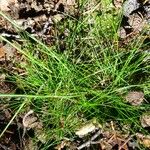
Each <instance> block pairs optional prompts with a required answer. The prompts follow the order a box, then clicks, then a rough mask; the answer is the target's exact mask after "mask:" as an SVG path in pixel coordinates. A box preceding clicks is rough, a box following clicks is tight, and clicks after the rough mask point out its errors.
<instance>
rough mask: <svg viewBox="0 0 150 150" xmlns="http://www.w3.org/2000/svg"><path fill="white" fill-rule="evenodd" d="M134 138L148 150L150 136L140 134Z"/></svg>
mask: <svg viewBox="0 0 150 150" xmlns="http://www.w3.org/2000/svg"><path fill="white" fill-rule="evenodd" d="M136 137H137V139H138V141H139V143H140V144H142V145H143V146H145V147H147V148H150V136H149V135H143V134H141V133H137V134H136Z"/></svg>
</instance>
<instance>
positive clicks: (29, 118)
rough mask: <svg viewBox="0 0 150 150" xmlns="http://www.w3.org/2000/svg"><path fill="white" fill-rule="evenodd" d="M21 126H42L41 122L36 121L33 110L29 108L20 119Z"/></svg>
mask: <svg viewBox="0 0 150 150" xmlns="http://www.w3.org/2000/svg"><path fill="white" fill-rule="evenodd" d="M22 123H23V126H24V127H25V128H28V129H30V128H42V124H41V123H40V122H38V118H37V117H36V116H35V114H34V111H33V110H30V111H29V112H28V113H26V114H25V116H24V117H23V120H22Z"/></svg>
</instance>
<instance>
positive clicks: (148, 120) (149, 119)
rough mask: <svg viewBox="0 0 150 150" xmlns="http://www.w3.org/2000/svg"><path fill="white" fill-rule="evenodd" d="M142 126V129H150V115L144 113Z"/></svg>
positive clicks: (141, 119)
mask: <svg viewBox="0 0 150 150" xmlns="http://www.w3.org/2000/svg"><path fill="white" fill-rule="evenodd" d="M140 121H141V125H142V127H144V128H145V127H150V113H144V114H143V115H142V116H141V118H140Z"/></svg>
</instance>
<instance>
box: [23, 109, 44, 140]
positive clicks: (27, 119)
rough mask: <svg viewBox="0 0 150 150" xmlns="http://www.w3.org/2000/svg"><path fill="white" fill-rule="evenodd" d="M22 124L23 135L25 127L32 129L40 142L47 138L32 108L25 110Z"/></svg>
mask: <svg viewBox="0 0 150 150" xmlns="http://www.w3.org/2000/svg"><path fill="white" fill-rule="evenodd" d="M22 123H23V126H24V133H23V136H24V135H25V132H26V130H25V129H27V130H28V129H34V132H35V137H36V138H37V139H38V140H39V141H41V142H42V143H45V142H46V140H47V136H46V134H45V132H44V131H43V124H42V122H40V121H39V119H38V117H37V116H36V114H35V113H34V111H33V110H30V111H29V112H27V113H26V114H25V115H24V117H23V120H22Z"/></svg>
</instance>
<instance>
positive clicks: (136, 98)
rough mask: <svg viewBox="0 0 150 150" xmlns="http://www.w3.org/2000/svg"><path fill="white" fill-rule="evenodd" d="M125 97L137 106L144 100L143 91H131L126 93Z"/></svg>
mask: <svg viewBox="0 0 150 150" xmlns="http://www.w3.org/2000/svg"><path fill="white" fill-rule="evenodd" d="M125 99H126V101H127V102H129V103H130V104H131V105H134V106H138V105H141V104H142V102H143V101H144V93H143V92H138V91H132V92H129V93H128V94H127V95H126V97H125Z"/></svg>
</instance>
